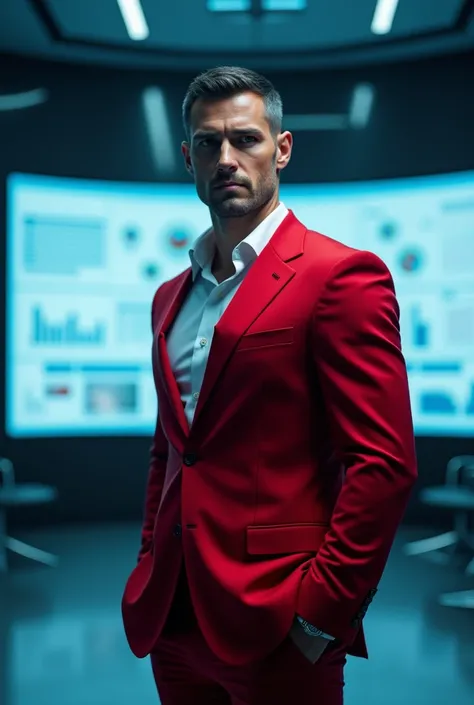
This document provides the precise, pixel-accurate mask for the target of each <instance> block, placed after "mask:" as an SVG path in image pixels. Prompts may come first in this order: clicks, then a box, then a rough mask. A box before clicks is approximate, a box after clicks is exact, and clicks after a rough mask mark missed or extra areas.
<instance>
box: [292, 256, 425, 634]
mask: <svg viewBox="0 0 474 705" xmlns="http://www.w3.org/2000/svg"><path fill="white" fill-rule="evenodd" d="M312 331H313V343H312V344H313V360H314V364H315V365H316V368H317V374H318V378H319V382H320V386H321V391H322V395H323V400H324V404H325V409H326V414H327V418H328V423H329V432H330V436H331V439H332V445H333V448H334V450H335V452H336V454H337V456H338V459H339V460H340V461H341V463H342V464H343V466H344V468H345V481H344V483H343V486H342V489H341V492H340V494H339V496H338V499H337V502H336V506H335V508H334V512H333V515H332V518H331V524H330V527H329V531H328V533H327V534H326V537H325V541H324V543H323V545H322V546H321V548H320V550H319V552H318V554H317V555H316V557H315V558H314V559H313V561H312V562H311V564H310V567H309V569H308V571H307V572H306V574H305V576H304V578H303V581H302V584H301V589H300V593H299V596H298V604H297V612H298V614H299V615H301V616H302V617H303V618H304V619H306V620H307V621H308V622H310V623H311V624H316V625H317V626H318V628H320V629H321V630H323V631H324V632H326V633H328V634H331V635H333V636H334V637H335V638H336V639H338V640H340V641H341V642H343V643H346V644H348V645H350V644H352V642H353V641H354V639H355V636H356V634H357V631H358V630H359V628H360V625H361V621H362V618H363V616H364V614H365V612H366V610H367V607H368V605H369V603H370V602H371V600H372V598H373V596H374V594H375V592H376V591H377V585H378V583H379V581H380V579H381V577H382V573H383V571H384V568H385V564H386V562H387V559H388V556H389V552H390V549H391V546H392V543H393V540H394V538H395V534H396V531H397V528H398V526H399V523H400V521H401V520H402V518H403V515H404V512H405V509H406V505H407V502H408V498H409V496H410V493H411V490H412V487H413V484H414V482H415V480H416V477H417V467H416V456H415V443H414V433H413V424H412V416H411V408H410V399H409V391H408V380H407V373H406V365H405V361H404V358H403V355H402V352H401V343H400V329H399V307H398V303H397V300H396V296H395V290H394V286H393V281H392V277H391V275H390V273H389V271H388V269H387V267H386V265H385V264H384V263H383V262H382V261H381V260H380V259H379V258H378V257H377V256H376V255H373V254H371V253H368V252H355V253H353V254H350V255H349V256H348V257H346V258H344V260H342V261H339V262H338V263H337V264H336V265H335V266H334V267H333V269H332V271H331V273H330V275H329V277H328V280H327V282H326V285H325V287H324V289H323V291H322V293H321V295H320V297H319V299H318V302H317V305H316V306H315V309H314V317H313V329H312Z"/></svg>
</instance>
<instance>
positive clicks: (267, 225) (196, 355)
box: [166, 203, 288, 426]
mask: <svg viewBox="0 0 474 705" xmlns="http://www.w3.org/2000/svg"><path fill="white" fill-rule="evenodd" d="M287 214H288V210H287V208H285V206H284V205H283V203H280V204H279V206H277V208H275V210H274V211H272V212H271V213H270V215H268V216H267V217H266V218H265V220H263V221H262V222H261V223H260V225H257V227H256V228H255V230H252V232H251V233H250V235H247V237H246V238H245V240H242V242H240V243H239V244H238V245H237V246H236V247H235V248H234V250H233V252H232V262H233V264H234V267H235V274H233V275H232V276H231V277H229V278H228V279H226V280H225V281H223V282H221V284H219V283H218V282H217V280H216V278H215V277H214V275H213V274H212V271H211V268H212V262H213V260H214V254H215V249H216V246H215V242H214V236H213V232H212V229H210V230H207V231H206V232H205V233H203V234H202V235H201V236H200V237H198V239H197V240H196V242H195V243H194V248H193V249H191V250H190V251H189V256H190V259H191V267H192V272H193V282H194V283H193V286H192V287H191V290H190V292H189V294H188V296H187V297H186V300H185V301H184V303H183V306H182V307H181V310H180V311H179V313H178V315H177V317H176V319H175V321H174V323H173V326H172V328H171V330H170V331H169V333H168V335H167V339H166V340H167V349H168V355H169V358H170V362H171V368H172V370H173V373H174V376H175V378H176V382H177V384H178V387H179V391H180V393H181V399H182V400H183V403H185V404H186V406H185V409H184V411H185V414H186V417H187V419H188V423H189V425H190V426H191V424H192V422H193V418H194V412H195V411H196V406H197V402H198V399H199V392H200V390H201V386H202V382H203V379H204V372H205V371H206V365H207V361H208V358H209V351H210V348H211V343H212V337H213V335H214V326H216V325H217V323H218V322H219V319H220V317H221V316H222V314H223V313H224V311H225V310H226V308H227V306H228V305H229V304H230V302H231V301H232V298H233V297H234V295H235V292H236V291H237V289H238V288H239V286H240V285H241V283H242V281H243V279H244V277H245V275H246V273H247V272H248V270H249V269H250V267H251V266H252V264H253V263H254V262H255V260H256V259H257V257H258V255H259V254H260V253H261V252H262V250H263V249H264V248H265V246H266V245H267V244H268V242H269V241H270V239H271V238H272V236H273V234H274V233H275V231H276V229H277V228H278V226H279V225H281V223H282V222H283V221H284V219H285V218H286V216H287Z"/></svg>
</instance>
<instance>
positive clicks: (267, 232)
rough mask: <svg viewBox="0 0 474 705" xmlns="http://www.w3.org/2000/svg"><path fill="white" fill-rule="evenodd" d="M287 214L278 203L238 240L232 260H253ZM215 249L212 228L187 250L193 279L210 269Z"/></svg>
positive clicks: (283, 207) (246, 262)
mask: <svg viewBox="0 0 474 705" xmlns="http://www.w3.org/2000/svg"><path fill="white" fill-rule="evenodd" d="M287 215H288V209H287V208H286V207H285V205H284V204H283V203H280V204H279V205H278V206H277V207H276V208H275V210H274V211H272V212H271V213H270V214H269V215H267V217H266V218H265V219H264V220H262V222H261V223H259V225H257V227H256V228H255V229H254V230H252V232H251V233H249V235H247V237H246V238H245V239H244V240H242V241H241V242H239V244H238V245H237V246H236V247H235V248H234V250H233V252H232V261H233V262H235V261H238V260H240V261H242V262H243V263H244V266H247V265H248V264H250V262H252V261H253V260H255V259H256V258H257V257H258V255H259V254H260V253H261V252H262V250H263V249H264V248H265V247H266V245H267V244H268V243H269V242H270V240H271V238H272V237H273V235H274V233H275V231H276V230H277V228H278V227H279V226H280V225H281V224H282V222H283V221H284V220H285V218H286V216H287ZM215 251H216V244H215V240H214V233H213V230H212V228H209V230H206V231H205V232H204V233H202V235H200V236H199V237H198V238H197V240H196V242H195V243H194V246H193V248H192V249H190V250H189V258H190V260H191V267H192V272H193V280H194V279H196V277H197V275H198V274H199V273H200V272H201V271H202V270H204V269H206V270H209V271H210V269H211V266H212V262H213V260H214V254H215Z"/></svg>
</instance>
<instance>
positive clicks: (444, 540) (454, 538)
mask: <svg viewBox="0 0 474 705" xmlns="http://www.w3.org/2000/svg"><path fill="white" fill-rule="evenodd" d="M459 540H460V536H459V534H458V533H457V531H448V532H447V533H445V534H440V535H439V536H431V537H430V538H428V539H421V540H420V541H411V542H410V543H407V544H406V545H405V546H404V547H403V551H404V553H405V555H407V556H421V555H422V554H423V553H430V552H431V551H437V550H439V549H440V548H448V546H455V545H456V544H457V543H458V542H459Z"/></svg>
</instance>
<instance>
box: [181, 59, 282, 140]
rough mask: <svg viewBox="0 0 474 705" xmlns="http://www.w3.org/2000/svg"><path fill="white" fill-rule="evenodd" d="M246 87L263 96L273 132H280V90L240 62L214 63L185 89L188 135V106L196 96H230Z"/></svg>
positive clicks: (184, 110) (217, 97)
mask: <svg viewBox="0 0 474 705" xmlns="http://www.w3.org/2000/svg"><path fill="white" fill-rule="evenodd" d="M246 91H249V92H252V93H256V94H257V95H259V96H261V97H262V98H263V102H264V104H265V111H266V116H267V120H268V122H269V124H270V129H271V131H272V133H273V134H278V133H279V132H281V125H282V121H283V104H282V100H281V96H280V94H279V93H278V91H277V90H276V89H275V88H274V86H273V84H272V83H271V82H270V81H269V80H268V78H265V76H262V75H261V74H259V73H256V72H255V71H251V70H250V69H245V68H242V67H240V66H217V67H216V68H213V69H209V70H208V71H205V72H204V73H201V74H200V75H199V76H196V78H195V79H194V80H193V81H192V82H191V84H190V85H189V88H188V90H187V91H186V95H185V98H184V101H183V109H182V117H183V125H184V130H185V132H186V135H187V137H188V138H189V124H190V116H191V109H192V107H193V105H194V103H195V102H196V101H197V100H199V99H203V100H218V99H220V98H232V97H233V96H235V95H238V94H239V93H245V92H246Z"/></svg>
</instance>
